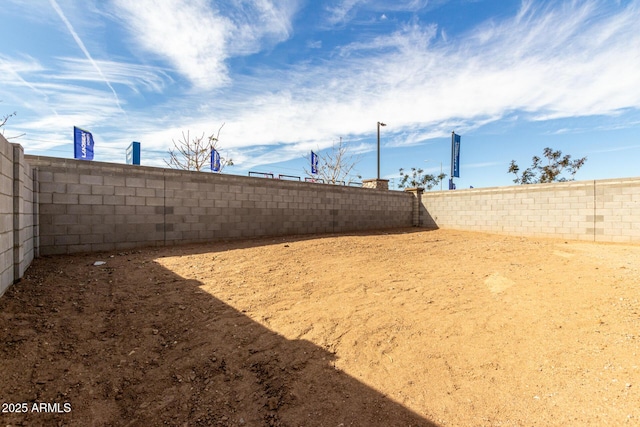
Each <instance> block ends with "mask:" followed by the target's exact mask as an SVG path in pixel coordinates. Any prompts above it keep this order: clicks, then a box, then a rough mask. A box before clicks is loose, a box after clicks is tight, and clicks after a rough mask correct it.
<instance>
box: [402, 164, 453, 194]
mask: <svg viewBox="0 0 640 427" xmlns="http://www.w3.org/2000/svg"><path fill="white" fill-rule="evenodd" d="M446 176H447V174H446V173H441V174H439V175H431V174H425V173H424V170H422V169H418V168H411V173H409V172H405V170H404V169H403V168H400V183H399V184H398V188H416V187H422V188H426V189H427V190H431V189H432V188H433V187H435V186H436V185H438V184H440V182H442V180H443V179H444V178H445V177H446Z"/></svg>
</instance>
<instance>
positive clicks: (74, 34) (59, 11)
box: [49, 0, 122, 111]
mask: <svg viewBox="0 0 640 427" xmlns="http://www.w3.org/2000/svg"><path fill="white" fill-rule="evenodd" d="M49 1H50V3H51V6H52V7H53V9H54V10H55V11H56V13H57V14H58V16H60V19H62V21H63V22H64V24H65V26H66V27H67V29H68V30H69V33H71V36H72V37H73V39H74V40H75V42H76V43H77V45H78V47H79V48H80V50H82V53H84V55H85V57H86V58H87V59H88V60H89V62H90V63H91V64H92V65H93V67H94V68H95V70H96V71H97V72H98V74H99V75H100V77H102V80H103V81H104V83H105V84H106V85H107V86H108V87H109V89H110V90H111V93H113V97H114V99H115V101H116V104H117V105H118V108H119V109H120V110H121V111H122V107H121V105H120V99H119V98H118V94H117V93H116V91H115V89H114V88H113V86H111V82H110V81H109V80H108V79H107V78H106V77H105V76H104V74H103V73H102V70H101V69H100V67H99V66H98V64H97V63H96V62H95V61H94V60H93V57H92V56H91V54H90V53H89V50H88V49H87V48H86V46H85V45H84V42H83V41H82V39H81V38H80V36H79V35H78V33H77V32H76V31H75V29H74V28H73V26H72V25H71V22H69V20H68V19H67V17H66V16H65V14H64V12H63V11H62V9H61V8H60V6H59V5H58V3H57V2H56V0H49Z"/></svg>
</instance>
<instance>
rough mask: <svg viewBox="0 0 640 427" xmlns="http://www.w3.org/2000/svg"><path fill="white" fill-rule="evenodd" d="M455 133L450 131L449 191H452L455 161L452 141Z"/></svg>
mask: <svg viewBox="0 0 640 427" xmlns="http://www.w3.org/2000/svg"><path fill="white" fill-rule="evenodd" d="M455 134H456V132H455V131H451V175H450V176H449V190H452V189H453V163H454V162H455V159H454V157H453V139H454V137H455Z"/></svg>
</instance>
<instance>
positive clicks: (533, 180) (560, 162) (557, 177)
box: [508, 147, 587, 184]
mask: <svg viewBox="0 0 640 427" xmlns="http://www.w3.org/2000/svg"><path fill="white" fill-rule="evenodd" d="M543 156H544V158H545V159H547V164H546V165H543V164H542V162H543V160H542V159H541V158H540V157H538V156H533V158H532V164H531V166H530V167H528V168H526V169H525V170H523V171H522V173H519V172H520V167H519V166H518V165H517V164H516V161H515V160H511V163H510V164H509V170H508V172H509V173H512V174H514V175H515V176H516V177H515V179H514V180H513V182H515V183H516V184H543V183H549V182H564V181H573V180H575V176H576V173H577V172H578V170H579V169H580V168H581V167H582V166H584V164H585V162H586V161H587V158H586V157H582V158H580V159H575V160H571V156H570V155H569V154H566V155H564V156H562V151H560V150H556V151H554V150H553V149H551V148H549V147H547V148H545V149H544V151H543ZM565 171H566V172H567V173H568V174H569V175H570V178H566V177H564V176H562V174H563V173H564V172H565Z"/></svg>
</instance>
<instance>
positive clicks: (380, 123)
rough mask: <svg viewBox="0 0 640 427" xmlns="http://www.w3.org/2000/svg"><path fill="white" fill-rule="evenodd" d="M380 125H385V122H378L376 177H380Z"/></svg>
mask: <svg viewBox="0 0 640 427" xmlns="http://www.w3.org/2000/svg"><path fill="white" fill-rule="evenodd" d="M380 126H386V124H385V123H382V122H378V179H380Z"/></svg>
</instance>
